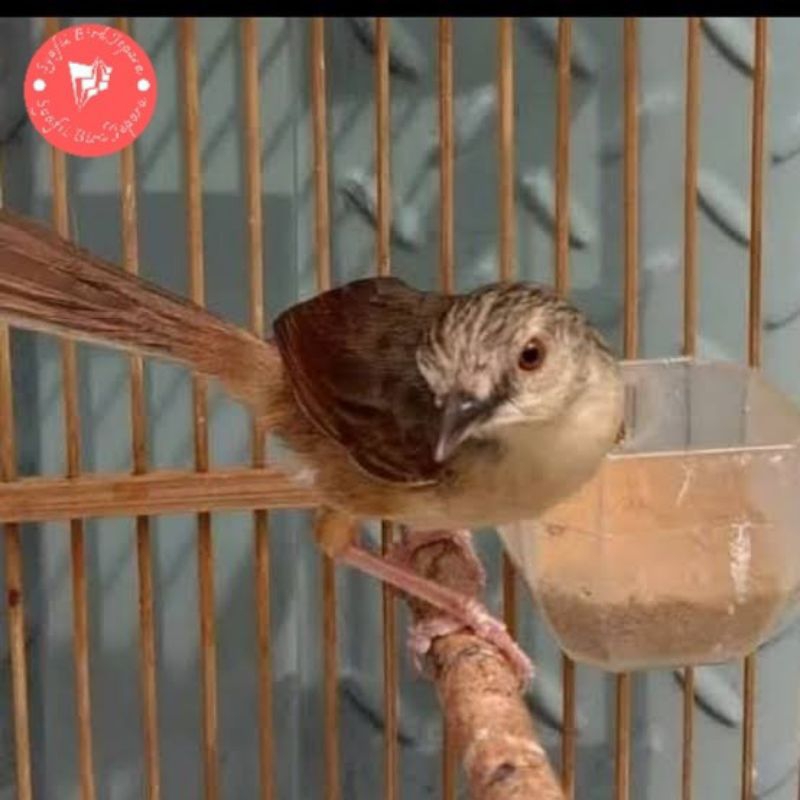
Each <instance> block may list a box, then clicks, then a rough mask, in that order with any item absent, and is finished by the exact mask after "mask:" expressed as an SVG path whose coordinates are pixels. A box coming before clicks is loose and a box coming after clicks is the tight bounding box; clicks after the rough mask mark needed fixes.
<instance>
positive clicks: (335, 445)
mask: <svg viewBox="0 0 800 800" xmlns="http://www.w3.org/2000/svg"><path fill="white" fill-rule="evenodd" d="M0 317H3V318H5V319H6V320H8V321H9V322H12V323H14V324H17V325H19V326H22V327H26V328H32V329H37V330H41V331H45V332H50V333H57V334H61V335H64V336H67V337H71V338H74V339H80V340H87V341H94V342H99V343H103V344H106V345H111V346H115V347H118V348H122V349H124V350H128V351H133V352H136V353H140V354H143V355H148V356H155V357H159V358H163V359H168V360H171V361H175V362H179V363H181V364H184V365H186V366H188V367H190V368H191V369H193V370H194V371H196V372H197V373H200V374H203V375H206V376H208V377H211V378H215V379H217V380H219V381H220V382H221V383H222V384H223V385H224V386H225V387H226V388H227V390H228V391H229V392H230V393H231V394H232V395H234V396H235V397H237V398H238V399H240V400H242V401H243V402H244V403H246V404H247V406H248V407H249V408H250V409H251V410H252V411H253V412H254V413H255V414H256V415H258V417H259V418H260V420H261V421H262V423H263V424H264V425H265V426H266V427H267V428H268V430H270V431H271V432H272V433H274V434H276V435H278V436H280V437H281V438H282V439H283V440H285V442H286V443H287V444H288V445H289V447H290V449H291V451H292V452H293V453H294V455H295V457H296V459H297V464H296V469H295V474H296V476H297V479H298V480H303V481H307V482H308V484H309V485H310V486H312V487H313V489H314V490H315V492H316V493H317V494H318V495H319V496H320V497H321V498H322V500H323V502H324V503H325V505H326V507H327V508H329V509H331V510H332V512H327V513H326V514H324V515H323V517H322V518H321V520H320V525H319V528H318V531H319V535H318V539H319V542H320V544H321V546H322V547H323V549H325V550H326V551H327V552H328V553H329V554H332V555H336V556H339V557H342V558H344V560H346V561H349V563H352V564H354V565H356V566H359V567H361V568H362V569H366V570H368V571H370V572H372V573H373V574H375V575H377V576H378V577H380V578H382V579H384V580H388V581H389V582H391V583H394V584H395V585H396V586H398V588H400V589H402V590H404V591H408V592H410V593H412V594H416V595H418V596H420V597H421V598H422V599H424V600H427V601H428V602H432V603H434V604H437V605H439V606H440V607H442V606H443V607H446V608H448V610H449V611H450V612H451V613H452V614H454V615H455V616H456V618H458V619H459V620H460V621H463V622H466V623H468V624H471V625H473V626H478V627H480V626H481V625H484V627H485V626H486V624H487V623H486V618H485V616H481V614H480V613H479V611H478V610H477V607H476V605H475V604H474V603H473V602H471V601H468V600H466V599H465V598H460V597H459V596H458V595H455V596H454V595H453V594H452V593H448V592H445V591H444V590H442V589H441V587H435V586H432V585H431V584H430V583H429V582H427V581H425V580H423V579H421V578H420V577H418V576H416V575H415V574H414V573H412V572H411V571H410V570H404V569H403V568H402V567H398V566H397V565H393V564H390V563H387V562H385V561H382V560H380V559H378V558H377V557H376V556H372V555H371V554H369V553H367V552H365V551H363V550H360V549H358V548H354V547H352V546H351V545H352V543H353V539H354V537H355V535H356V533H357V530H358V521H359V520H361V519H364V518H381V519H387V520H394V521H397V522H399V523H402V524H403V525H405V526H407V527H408V528H411V529H416V530H433V529H457V528H475V527H479V526H490V525H500V524H504V523H509V522H513V521H518V520H524V519H530V518H534V517H536V516H538V515H540V514H541V513H542V512H543V511H545V510H546V509H547V508H549V507H550V506H552V505H553V504H554V503H556V502H557V501H559V500H560V499H562V498H564V497H565V496H567V495H569V494H570V493H572V492H573V491H575V490H576V489H577V488H578V487H579V486H580V485H581V484H582V483H583V482H584V481H586V480H587V479H588V478H589V477H590V476H591V475H592V473H593V472H594V471H595V469H596V468H597V467H598V466H599V464H600V462H601V460H602V458H603V456H604V455H605V454H606V453H607V452H608V450H609V449H610V448H611V447H612V446H613V444H614V442H615V441H616V440H617V438H618V436H619V433H620V430H621V425H622V415H623V388H622V382H621V378H620V372H619V369H618V365H617V362H616V361H615V359H614V357H613V355H612V354H611V352H610V351H609V349H608V347H607V346H606V344H605V343H604V342H603V340H602V339H601V337H600V335H599V334H598V333H597V332H596V331H595V329H594V328H592V327H591V325H590V324H589V323H588V322H587V320H586V318H585V317H584V316H583V314H582V313H581V312H580V311H578V310H577V309H576V308H574V307H573V306H571V305H570V304H569V303H568V302H566V301H565V300H563V299H561V298H560V297H558V296H557V295H556V294H555V293H553V292H551V291H550V290H548V289H545V288H543V287H539V286H534V285H530V284H525V283H509V284H495V285H491V286H486V287H483V288H481V289H478V290H476V291H473V292H471V293H469V294H465V295H455V296H446V295H441V294H435V293H429V292H421V291H417V290H415V289H412V288H410V287H408V286H407V285H406V284H404V283H403V282H402V281H400V280H398V279H396V278H373V279H366V280H358V281H355V282H353V283H349V284H347V285H344V286H342V287H340V288H336V289H333V290H331V291H328V292H324V293H323V294H320V295H318V296H316V297H314V298H312V299H310V300H308V301H306V302H302V303H298V304H297V305H295V306H292V307H291V308H289V309H288V310H287V311H285V312H284V313H283V314H281V315H280V316H279V317H278V318H277V320H276V321H275V324H274V340H269V341H266V342H264V341H261V340H259V339H257V338H255V337H254V336H252V335H251V334H249V333H247V332H246V331H244V330H243V329H241V328H239V327H236V326H234V325H232V324H229V323H227V322H225V321H223V320H221V319H219V318H217V317H215V316H214V315H212V314H211V313H210V312H208V311H206V310H204V309H202V308H200V307H199V306H197V305H195V304H192V303H190V302H188V301H186V300H184V299H182V298H180V297H177V296H174V295H172V294H170V293H168V292H166V291H165V290H163V289H161V288H159V287H157V286H155V285H152V284H150V283H148V282H146V281H145V280H142V279H140V278H134V277H132V276H130V275H128V274H127V273H125V272H123V271H122V270H121V269H119V268H116V267H114V266H113V265H110V264H108V263H106V262H103V261H101V260H100V259H98V258H97V257H95V256H93V255H91V254H90V253H88V252H86V251H85V250H82V249H80V248H78V247H76V246H75V245H73V244H71V243H69V242H68V241H66V240H64V239H62V238H61V237H59V236H57V235H56V234H55V233H53V232H52V231H51V230H50V229H48V228H45V227H43V226H40V225H38V224H35V223H33V222H31V221H29V220H25V219H22V218H19V217H16V216H12V215H11V214H9V213H8V212H5V211H3V212H0ZM491 625H499V623H491V624H490V626H489V627H491ZM490 634H492V635H494V636H495V637H496V635H498V630H497V629H495V628H492V631H490Z"/></svg>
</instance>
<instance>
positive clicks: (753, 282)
mask: <svg viewBox="0 0 800 800" xmlns="http://www.w3.org/2000/svg"><path fill="white" fill-rule="evenodd" d="M766 93H767V20H766V18H765V17H756V18H755V54H754V70H753V111H752V152H751V163H750V270H749V277H750V282H749V291H748V308H747V362H748V364H749V365H750V366H751V367H760V366H761V281H762V267H761V263H762V236H763V205H764V123H765V108H766ZM756 673H757V663H756V654H755V653H752V654H751V655H749V656H747V658H745V661H744V671H743V689H744V691H743V706H744V714H743V718H742V800H752V798H753V797H754V785H753V784H754V781H753V778H754V762H755V715H756V712H755V706H756Z"/></svg>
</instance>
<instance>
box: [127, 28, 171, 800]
mask: <svg viewBox="0 0 800 800" xmlns="http://www.w3.org/2000/svg"><path fill="white" fill-rule="evenodd" d="M116 26H117V28H119V29H120V30H121V31H122V32H123V33H126V34H128V35H130V23H129V21H128V19H126V18H124V17H121V18H119V19H117V20H116ZM120 195H121V204H122V208H121V214H122V261H123V266H124V268H125V269H126V270H127V271H128V272H130V273H131V274H132V275H137V274H138V273H139V238H138V226H139V223H138V214H137V205H136V155H135V151H134V147H133V145H131V146H128V147H126V148H125V149H124V150H122V151H121V153H120ZM129 365H130V380H131V451H132V457H133V472H134V474H141V473H143V472H146V471H147V421H146V414H145V398H144V371H143V370H144V366H143V360H142V358H141V356H131V357H130V358H129ZM135 527H136V569H137V580H138V583H139V671H140V685H141V692H142V732H143V745H144V768H145V786H146V796H147V798H148V800H159V798H160V796H161V776H160V769H159V759H158V752H159V745H158V689H157V682H156V644H155V622H154V616H153V571H152V544H151V536H150V519H149V517H146V516H138V517H136V522H135Z"/></svg>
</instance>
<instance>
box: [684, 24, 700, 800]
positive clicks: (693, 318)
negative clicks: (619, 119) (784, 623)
mask: <svg viewBox="0 0 800 800" xmlns="http://www.w3.org/2000/svg"><path fill="white" fill-rule="evenodd" d="M685 147H686V155H685V161H684V198H683V215H684V216H683V228H684V241H683V353H684V355H686V356H693V355H695V353H696V352H697V299H698V298H697V170H698V164H699V156H700V153H699V151H700V20H699V19H698V18H697V17H690V18H689V19H688V20H687V23H686V142H685ZM682 713H683V720H682V742H681V798H682V800H691V798H692V794H693V792H692V774H693V765H694V761H693V759H694V669H693V668H692V667H686V669H684V671H683V709H682Z"/></svg>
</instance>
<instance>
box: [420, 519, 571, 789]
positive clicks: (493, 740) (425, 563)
mask: <svg viewBox="0 0 800 800" xmlns="http://www.w3.org/2000/svg"><path fill="white" fill-rule="evenodd" d="M413 542H414V538H413V535H412V537H411V543H412V544H411V547H412V548H413V549H411V550H410V556H409V559H408V561H409V563H410V564H411V566H412V567H413V568H414V569H415V570H416V571H417V572H419V573H420V574H421V575H423V576H425V577H426V578H429V579H431V580H435V581H437V582H439V583H441V584H443V585H445V586H447V587H449V588H451V589H454V590H456V591H459V592H464V593H465V594H469V595H471V596H473V597H475V598H478V597H479V595H480V593H481V591H482V589H483V586H482V585H481V583H482V581H481V575H480V574H478V573H477V572H476V569H475V565H474V564H473V563H472V561H471V559H470V558H469V557H468V556H467V554H465V552H464V549H463V548H462V547H461V546H460V545H459V544H458V543H457V542H455V541H452V540H449V539H446V538H442V539H438V540H434V541H425V542H423V543H422V544H421V545H420V546H419V547H414V546H413ZM408 604H409V607H410V608H411V611H412V614H413V616H414V620H415V623H416V624H417V625H420V624H422V625H425V626H430V625H431V623H434V625H435V623H436V621H437V618H439V617H440V613H439V612H438V611H437V610H436V609H434V608H432V607H431V606H429V605H425V604H422V603H419V602H418V601H415V600H413V599H411V600H408ZM427 659H428V666H429V668H430V673H431V677H432V679H433V680H434V681H435V683H436V688H437V692H438V695H439V700H440V702H441V706H442V712H443V714H444V720H445V724H446V725H447V727H448V731H449V733H450V734H451V739H452V741H453V742H454V745H455V748H456V751H457V753H458V755H459V758H460V759H461V760H462V762H463V765H464V769H465V772H466V776H467V781H468V784H469V788H470V795H471V797H472V798H473V800H514V799H518V800H523V798H524V800H564V795H563V793H562V791H561V787H560V785H559V783H558V781H557V780H556V777H555V775H554V774H553V771H552V769H551V768H550V764H549V763H548V761H547V756H546V754H545V752H544V749H543V748H542V746H541V745H540V744H539V742H538V741H537V739H536V735H535V733H534V729H533V721H532V720H531V717H530V713H529V711H528V708H527V706H526V704H525V702H524V700H523V697H522V695H521V693H520V686H519V680H518V675H517V674H516V673H515V671H514V669H513V668H512V666H511V664H510V663H509V662H508V661H507V660H506V659H505V657H504V656H503V655H502V654H501V652H500V651H499V650H497V649H496V648H495V647H494V646H493V645H491V644H489V643H488V642H486V641H484V640H483V639H481V638H480V637H478V636H476V635H474V634H472V633H470V632H468V631H465V630H464V629H461V630H460V631H456V632H453V633H447V634H445V635H442V636H438V637H437V638H434V639H433V642H432V644H431V647H430V650H429V652H428V656H427Z"/></svg>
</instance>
